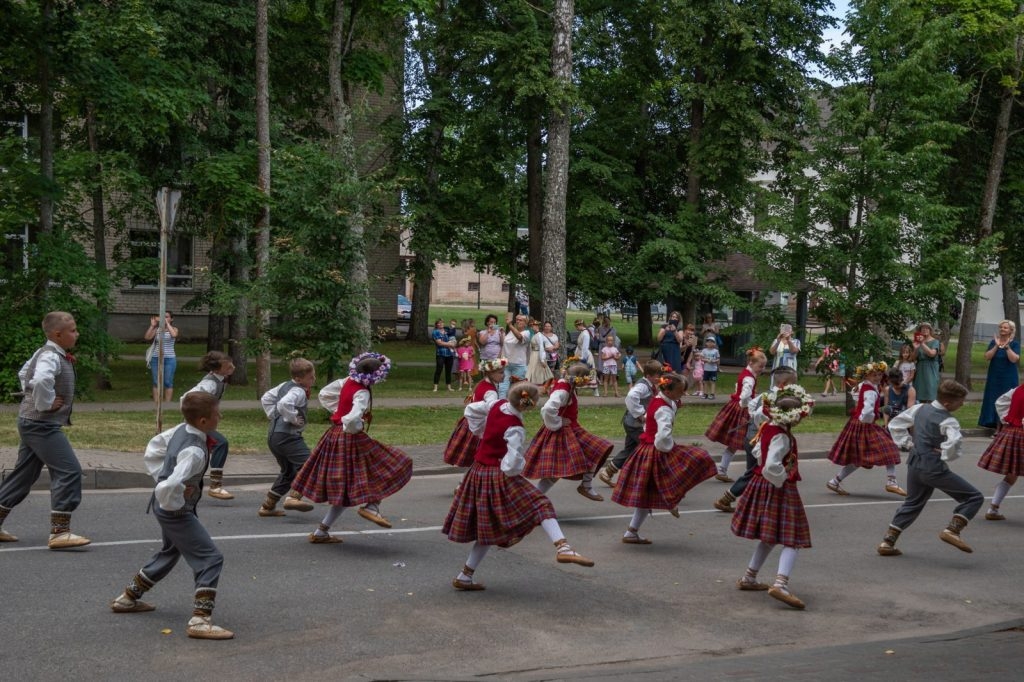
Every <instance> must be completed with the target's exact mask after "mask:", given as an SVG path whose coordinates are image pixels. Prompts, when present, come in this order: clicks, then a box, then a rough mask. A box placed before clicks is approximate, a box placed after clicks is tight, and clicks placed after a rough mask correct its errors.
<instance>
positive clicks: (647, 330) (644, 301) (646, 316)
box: [636, 297, 654, 347]
mask: <svg viewBox="0 0 1024 682" xmlns="http://www.w3.org/2000/svg"><path fill="white" fill-rule="evenodd" d="M652 322H653V321H652V320H651V299H649V298H643V297H641V298H639V299H637V302H636V325H637V339H636V344H637V345H638V346H644V347H649V346H653V345H654V333H653V332H652V331H651V327H652Z"/></svg>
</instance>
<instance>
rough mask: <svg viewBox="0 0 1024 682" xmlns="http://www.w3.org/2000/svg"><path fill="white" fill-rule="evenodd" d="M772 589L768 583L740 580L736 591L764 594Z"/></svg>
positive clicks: (737, 582)
mask: <svg viewBox="0 0 1024 682" xmlns="http://www.w3.org/2000/svg"><path fill="white" fill-rule="evenodd" d="M771 588H772V586H771V585H769V584H768V583H759V582H757V581H756V580H744V579H743V578H740V579H739V580H737V581H736V589H739V590H743V591H744V592H764V591H765V590H770V589H771Z"/></svg>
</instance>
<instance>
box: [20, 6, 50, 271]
mask: <svg viewBox="0 0 1024 682" xmlns="http://www.w3.org/2000/svg"><path fill="white" fill-rule="evenodd" d="M40 17H41V22H42V31H41V32H40V33H41V34H42V36H43V39H42V40H41V41H40V43H39V51H38V52H37V54H36V64H37V67H38V73H39V171H40V175H42V177H43V183H44V186H43V191H42V192H41V193H40V197H39V230H40V232H42V233H43V234H47V233H50V232H53V190H54V188H53V153H54V139H53V91H52V88H51V86H50V79H51V73H50V68H51V64H50V51H51V48H50V40H51V39H52V36H51V35H50V30H51V27H52V24H53V0H40ZM26 246H27V245H26ZM41 284H42V286H43V287H45V286H46V275H45V273H43V275H42V280H41Z"/></svg>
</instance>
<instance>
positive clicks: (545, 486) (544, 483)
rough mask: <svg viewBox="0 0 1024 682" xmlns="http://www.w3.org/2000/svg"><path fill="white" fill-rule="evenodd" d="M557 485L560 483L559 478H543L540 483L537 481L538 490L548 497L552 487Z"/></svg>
mask: <svg viewBox="0 0 1024 682" xmlns="http://www.w3.org/2000/svg"><path fill="white" fill-rule="evenodd" d="M555 483H558V479H557V478H542V479H540V480H539V481H537V490H539V491H541V492H542V493H544V494H545V495H547V494H548V491H549V490H551V486H553V485H554V484H555Z"/></svg>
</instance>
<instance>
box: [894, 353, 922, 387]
mask: <svg viewBox="0 0 1024 682" xmlns="http://www.w3.org/2000/svg"><path fill="white" fill-rule="evenodd" d="M896 369H898V370H899V371H900V372H901V373H902V374H903V383H905V384H907V385H910V384H912V383H914V373H915V372H916V371H917V354H916V352H915V351H914V346H913V345H912V344H909V343H905V344H903V345H902V346H900V361H899V364H897V365H896Z"/></svg>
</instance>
